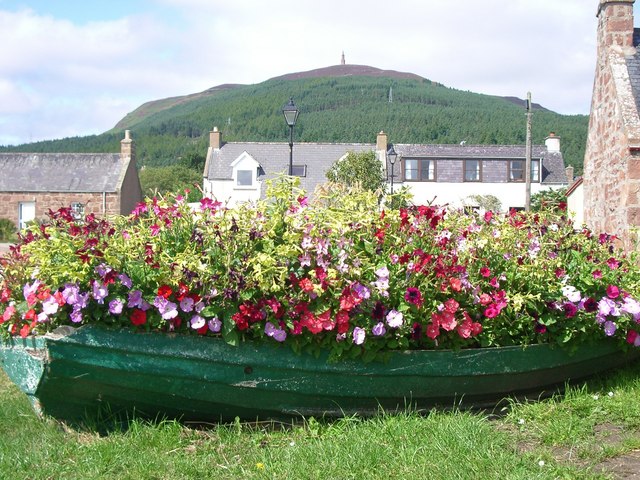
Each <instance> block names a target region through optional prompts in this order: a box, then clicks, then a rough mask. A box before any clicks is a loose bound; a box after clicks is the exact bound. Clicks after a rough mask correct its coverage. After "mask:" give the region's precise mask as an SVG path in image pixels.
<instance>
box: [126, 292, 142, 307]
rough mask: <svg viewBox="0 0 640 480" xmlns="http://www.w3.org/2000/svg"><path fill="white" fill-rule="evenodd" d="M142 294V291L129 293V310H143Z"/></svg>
mask: <svg viewBox="0 0 640 480" xmlns="http://www.w3.org/2000/svg"><path fill="white" fill-rule="evenodd" d="M142 301H143V300H142V292H141V291H140V290H133V291H131V292H129V301H128V303H127V307H129V308H141V305H142Z"/></svg>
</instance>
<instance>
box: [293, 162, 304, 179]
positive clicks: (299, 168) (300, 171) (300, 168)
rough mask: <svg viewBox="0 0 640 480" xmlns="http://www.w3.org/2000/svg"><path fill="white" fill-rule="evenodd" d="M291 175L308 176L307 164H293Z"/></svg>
mask: <svg viewBox="0 0 640 480" xmlns="http://www.w3.org/2000/svg"><path fill="white" fill-rule="evenodd" d="M291 175H293V176H294V177H306V176H307V166H306V165H292V166H291Z"/></svg>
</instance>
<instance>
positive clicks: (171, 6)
mask: <svg viewBox="0 0 640 480" xmlns="http://www.w3.org/2000/svg"><path fill="white" fill-rule="evenodd" d="M0 2H2V0H0ZM594 4H595V1H587V2H585V1H584V0H563V1H562V2H559V1H557V0H536V1H535V2H531V1H530V0H510V1H508V2H505V1H504V0H483V1H482V2H478V1H477V0H458V1H457V2H455V3H451V2H443V1H435V0H395V1H394V2H393V3H392V4H383V5H378V4H375V3H372V2H369V1H365V0H355V1H349V2H345V1H344V0H325V1H324V2H321V3H318V2H300V1H299V0H272V1H270V2H255V1H253V0H234V1H233V2H231V1H222V0H145V1H143V2H142V3H140V4H137V3H136V10H131V8H133V7H128V5H129V4H128V3H127V2H124V1H117V2H116V3H115V4H114V5H113V8H114V9H115V10H116V13H114V12H111V11H110V13H109V16H108V17H104V18H109V20H101V21H96V20H95V18H100V15H99V14H98V13H96V12H95V11H93V12H92V14H91V16H90V18H91V20H85V21H81V20H80V19H79V18H78V17H79V16H80V15H81V13H82V9H78V8H77V6H76V7H75V8H74V7H73V5H72V6H69V7H66V8H67V16H65V11H64V9H65V7H64V5H66V3H65V4H59V5H58V4H56V5H57V7H56V14H55V16H54V15H53V14H44V13H41V12H39V11H36V10H34V9H33V8H32V9H29V8H26V9H25V8H23V9H15V10H13V11H10V10H9V9H8V7H6V6H5V7H3V6H4V5H6V3H0V31H2V32H3V55H2V56H0V79H1V80H0V144H6V143H21V142H27V141H32V140H39V139H46V138H59V137H62V136H76V135H86V134H91V133H101V132H103V131H105V130H108V129H109V128H111V127H113V125H115V123H116V122H117V121H118V120H120V119H121V118H122V117H123V116H124V115H126V113H128V112H130V111H132V110H134V109H135V108H137V107H138V106H139V105H141V104H142V103H144V102H147V101H150V100H155V99H159V98H164V97H169V96H176V95H184V94H189V93H195V92H198V91H202V90H205V89H207V88H210V87H212V86H215V85H219V84H222V83H259V82H261V81H264V80H266V79H268V78H272V77H275V76H279V75H283V74H285V73H291V72H296V71H304V70H311V69H315V68H321V67H325V66H329V65H335V64H338V63H339V62H340V54H341V52H342V51H343V50H344V52H345V55H346V60H347V63H351V64H363V65H371V66H374V67H378V68H383V69H393V70H400V71H406V72H411V73H416V74H418V75H421V76H423V77H425V78H429V79H431V80H434V81H438V82H440V83H443V84H444V85H446V86H449V87H453V88H457V89H461V90H470V91H474V92H478V93H487V94H492V95H515V96H519V97H521V98H522V97H524V96H526V93H527V91H531V92H532V96H533V100H534V101H535V102H537V103H541V104H543V105H544V106H546V107H547V108H550V109H552V110H555V111H558V112H560V113H588V110H589V104H590V97H591V86H592V81H593V72H594V71H595V35H596V18H595V5H594ZM110 5H111V4H110ZM3 8H4V9H3ZM72 8H73V11H71V10H70V9H72ZM88 9H89V8H88V7H87V8H84V10H88ZM89 10H90V9H89ZM105 12H106V11H105ZM105 15H106V13H105ZM71 18H73V21H72V20H70V19H71Z"/></svg>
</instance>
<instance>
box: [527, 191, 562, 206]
mask: <svg viewBox="0 0 640 480" xmlns="http://www.w3.org/2000/svg"><path fill="white" fill-rule="evenodd" d="M566 209H567V189H566V188H549V189H547V190H541V191H539V192H537V193H534V194H533V195H531V210H533V211H534V212H539V211H541V210H550V211H564V210H566Z"/></svg>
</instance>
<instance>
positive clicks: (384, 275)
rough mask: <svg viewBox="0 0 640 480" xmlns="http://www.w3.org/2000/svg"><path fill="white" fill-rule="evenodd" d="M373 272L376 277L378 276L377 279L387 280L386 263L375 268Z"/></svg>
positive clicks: (387, 270)
mask: <svg viewBox="0 0 640 480" xmlns="http://www.w3.org/2000/svg"><path fill="white" fill-rule="evenodd" d="M375 273H376V277H378V278H379V279H383V278H386V279H387V280H389V269H388V268H387V266H386V265H385V266H383V267H380V268H379V269H377V270H376V272H375Z"/></svg>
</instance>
